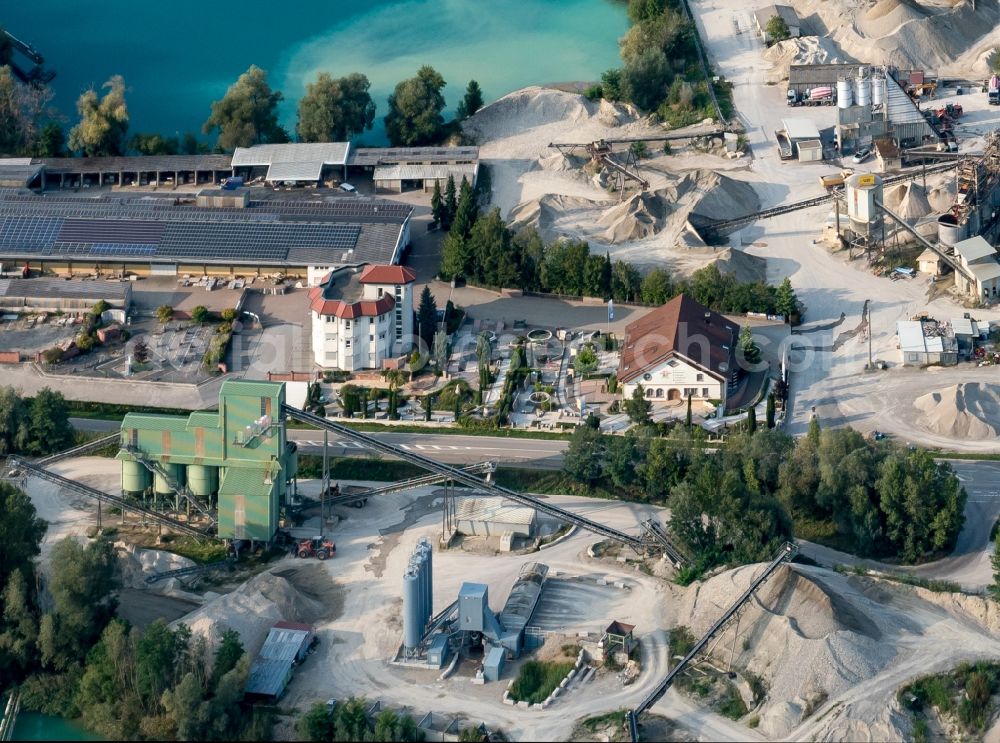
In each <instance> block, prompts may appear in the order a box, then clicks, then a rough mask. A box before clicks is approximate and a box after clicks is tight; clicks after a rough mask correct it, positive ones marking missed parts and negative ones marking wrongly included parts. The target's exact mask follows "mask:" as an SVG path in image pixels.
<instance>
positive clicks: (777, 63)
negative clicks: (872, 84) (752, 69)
mask: <svg viewBox="0 0 1000 743" xmlns="http://www.w3.org/2000/svg"><path fill="white" fill-rule="evenodd" d="M764 59H766V60H767V61H768V62H770V63H771V72H770V74H769V75H768V79H769V80H770V81H771V82H778V81H781V80H787V79H788V68H789V67H790V66H791V65H793V64H843V63H846V62H853V61H854V60H853V59H852V58H851V57H850V56H849V55H847V54H845V53H844V51H843V50H842V49H841V48H840V47H838V46H837V44H836V43H834V42H833V41H831V40H830V39H828V38H826V37H823V36H800V37H799V38H797V39H786V40H785V41H779V42H778V43H777V44H774V45H773V46H771V47H770V48H768V49H767V50H766V51H765V52H764Z"/></svg>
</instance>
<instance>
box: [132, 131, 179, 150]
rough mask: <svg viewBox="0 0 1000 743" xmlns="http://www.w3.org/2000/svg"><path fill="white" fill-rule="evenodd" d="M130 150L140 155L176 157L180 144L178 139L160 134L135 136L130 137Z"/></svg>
mask: <svg viewBox="0 0 1000 743" xmlns="http://www.w3.org/2000/svg"><path fill="white" fill-rule="evenodd" d="M128 149H129V150H132V151H133V152H137V153H138V154H140V155H176V154H177V153H178V152H179V151H180V142H179V141H178V140H177V137H164V136H163V135H160V134H133V135H132V136H131V137H129V140H128Z"/></svg>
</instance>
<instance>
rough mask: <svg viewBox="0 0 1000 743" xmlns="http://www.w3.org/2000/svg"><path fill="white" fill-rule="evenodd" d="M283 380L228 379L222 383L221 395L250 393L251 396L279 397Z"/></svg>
mask: <svg viewBox="0 0 1000 743" xmlns="http://www.w3.org/2000/svg"><path fill="white" fill-rule="evenodd" d="M281 386H282V383H281V382H257V381H253V380H245V379H227V380H226V381H225V382H223V383H222V389H221V390H219V396H220V398H221V397H225V396H226V395H248V396H250V397H277V396H278V395H279V393H280V392H281Z"/></svg>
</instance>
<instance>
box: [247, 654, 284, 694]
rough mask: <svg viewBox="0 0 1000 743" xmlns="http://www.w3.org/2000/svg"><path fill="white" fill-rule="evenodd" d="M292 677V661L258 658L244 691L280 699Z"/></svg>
mask: <svg viewBox="0 0 1000 743" xmlns="http://www.w3.org/2000/svg"><path fill="white" fill-rule="evenodd" d="M291 675H292V662H291V661H290V660H268V659H266V658H258V659H257V660H255V661H254V662H253V666H251V667H250V675H249V676H248V677H247V685H246V687H244V691H245V692H246V693H247V694H258V695H260V696H268V697H279V696H281V692H283V691H284V690H285V686H286V684H287V683H288V680H289V678H290V677H291Z"/></svg>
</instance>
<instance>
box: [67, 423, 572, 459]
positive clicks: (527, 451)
mask: <svg viewBox="0 0 1000 743" xmlns="http://www.w3.org/2000/svg"><path fill="white" fill-rule="evenodd" d="M70 422H71V423H72V424H73V425H74V426H75V427H76V428H79V429H81V430H84V431H100V432H110V431H115V430H117V429H118V428H119V426H120V424H119V423H118V422H117V421H106V420H94V419H90V418H71V419H70ZM372 435H373V436H375V437H376V438H378V439H381V440H382V441H385V442H386V443H389V444H394V445H396V446H400V447H402V448H404V449H408V450H409V451H415V452H420V453H422V454H426V455H428V456H430V457H433V458H434V459H438V460H440V461H442V462H445V463H447V464H472V463H474V462H482V461H485V460H487V459H489V460H496V461H500V462H510V463H515V464H526V465H530V466H531V467H533V468H537V469H559V468H560V467H561V466H562V454H563V451H564V450H565V449H566V444H567V442H566V441H562V440H556V439H552V440H549V439H525V438H514V437H507V436H463V435H461V434H446V433H444V434H443V433H393V432H378V433H374V434H372ZM288 438H289V440H290V441H295V442H296V443H298V444H299V447H300V450H301V451H302V452H304V453H306V454H322V452H323V433H322V432H321V431H316V430H315V429H311V428H308V429H302V428H289V429H288ZM368 454H369V452H368V450H367V449H366V448H365V447H364V445H363V444H359V443H357V442H355V441H345V440H342V439H339V438H337V437H336V436H333V435H331V436H330V456H333V457H352V456H357V457H361V456H367V455H368Z"/></svg>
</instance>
